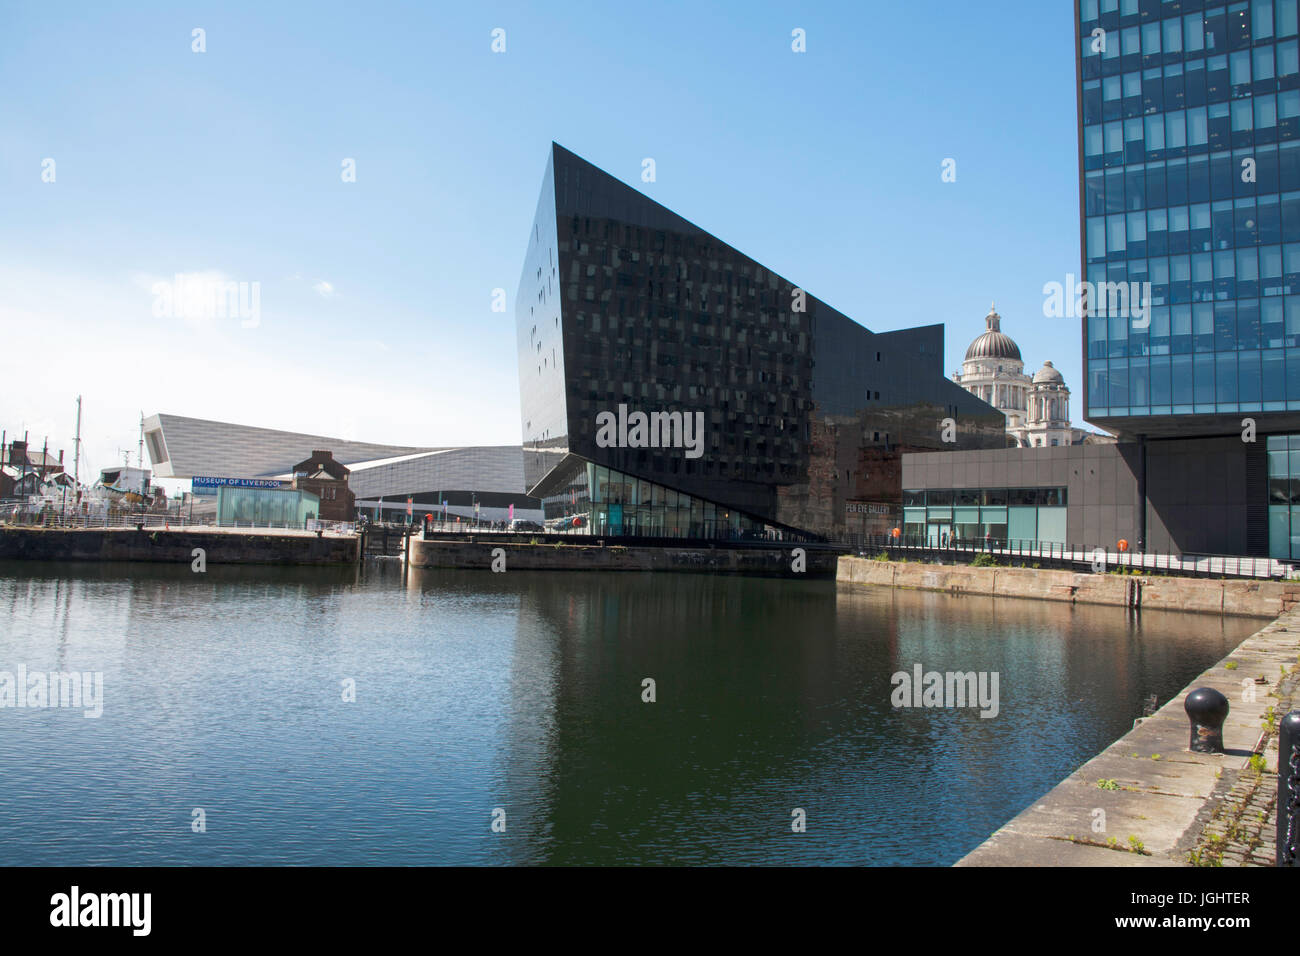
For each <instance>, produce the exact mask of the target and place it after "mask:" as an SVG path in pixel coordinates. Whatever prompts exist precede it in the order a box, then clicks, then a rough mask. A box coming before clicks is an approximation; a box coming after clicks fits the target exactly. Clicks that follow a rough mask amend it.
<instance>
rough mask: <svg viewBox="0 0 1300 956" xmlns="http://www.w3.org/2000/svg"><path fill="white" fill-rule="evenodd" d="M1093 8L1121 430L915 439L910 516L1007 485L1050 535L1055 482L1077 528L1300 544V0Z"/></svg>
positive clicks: (1024, 528) (1086, 55)
mask: <svg viewBox="0 0 1300 956" xmlns="http://www.w3.org/2000/svg"><path fill="white" fill-rule="evenodd" d="M1075 14H1076V17H1075V27H1076V35H1075V39H1076V45H1075V50H1076V66H1077V74H1078V88H1077V95H1078V101H1077V108H1078V117H1079V126H1078V130H1079V139H1078V155H1079V166H1080V173H1081V176H1080V191H1079V192H1080V210H1079V212H1080V223H1079V225H1080V240H1081V242H1080V246H1081V251H1082V262H1081V263H1080V275H1082V276H1086V279H1087V282H1088V283H1089V284H1090V285H1091V287H1092V288H1091V290H1090V292H1089V294H1088V300H1087V308H1086V309H1085V310H1081V312H1079V313H1074V315H1075V321H1077V320H1078V318H1077V317H1078V315H1082V329H1081V345H1082V349H1083V364H1084V371H1085V375H1084V383H1083V385H1084V417H1085V418H1086V419H1087V421H1089V422H1090V423H1092V424H1095V425H1098V426H1100V427H1102V428H1105V429H1106V430H1108V431H1110V432H1113V433H1114V434H1115V435H1116V436H1117V437H1118V439H1119V442H1118V444H1115V445H1109V446H1075V447H1068V448H1047V449H1041V450H1040V449H1027V450H1023V451H1021V450H1017V451H1015V452H1004V453H999V454H995V455H978V454H977V455H970V454H964V453H959V454H956V455H953V456H951V457H942V456H936V455H917V456H911V457H909V458H908V460H907V461H906V462H905V464H904V476H903V481H904V484H905V487H906V489H907V490H906V497H907V502H906V503H907V505H908V508H909V510H908V512H907V515H906V516H905V517H906V518H907V528H908V531H909V534H912V535H924V536H926V537H927V538H929V539H931V540H933V539H934V538H936V537H941V536H942V534H943V533H944V532H945V531H948V530H951V532H952V533H953V534H955V535H958V536H960V535H961V534H962V533H963V532H962V530H961V528H962V526H963V525H966V526H967V527H969V526H970V523H971V519H972V516H974V515H976V514H977V513H981V514H982V512H980V510H979V509H980V508H981V507H983V504H982V503H983V502H985V501H996V502H997V503H996V504H994V505H991V507H993V508H1003V509H1004V510H1008V512H1010V511H1011V510H1014V508H1015V507H1016V506H1017V504H1018V507H1019V508H1020V509H1021V514H1020V515H1019V517H1018V519H1017V518H1012V517H1010V514H1009V523H1008V527H1007V535H1008V537H1010V538H1017V537H1030V538H1032V537H1034V536H1035V535H1037V536H1039V537H1041V532H1039V531H1038V530H1037V529H1039V528H1042V527H1043V526H1044V524H1043V518H1044V516H1043V512H1042V511H1041V510H1040V511H1038V512H1036V513H1033V512H1031V510H1030V509H1031V506H1032V507H1034V508H1039V509H1041V508H1043V507H1044V503H1045V502H1047V501H1048V500H1051V501H1052V502H1054V504H1052V505H1051V506H1050V507H1054V508H1059V511H1057V512H1052V513H1049V514H1048V515H1047V516H1046V518H1047V520H1046V526H1047V527H1048V529H1049V532H1050V533H1051V534H1052V535H1056V536H1064V537H1066V538H1068V540H1069V542H1070V543H1071V544H1078V545H1085V546H1090V545H1099V546H1108V547H1110V548H1112V549H1113V547H1114V545H1115V543H1116V542H1117V541H1118V540H1119V539H1124V540H1127V541H1129V542H1131V543H1133V544H1134V545H1136V546H1140V547H1143V548H1145V549H1146V550H1150V551H1163V552H1173V553H1179V554H1186V553H1189V552H1192V553H1210V554H1226V555H1246V556H1252V557H1272V558H1275V559H1278V560H1281V561H1293V560H1297V559H1300V23H1298V22H1297V21H1298V13H1297V3H1296V0H1249V2H1247V0H1242V2H1235V3H1228V4H1226V5H1225V4H1223V3H1214V4H1209V3H1202V2H1200V0H1195V2H1189V0H1183V2H1181V3H1177V2H1168V0H1166V2H1164V3H1157V2H1155V0H1077V2H1076V4H1075ZM1066 284H1067V286H1068V285H1069V283H1068V282H1067V283H1066ZM1143 288H1146V289H1148V290H1149V303H1148V305H1149V307H1148V308H1146V309H1143V310H1140V314H1139V310H1135V309H1133V308H1132V306H1131V302H1130V307H1129V308H1128V309H1125V308H1124V299H1125V298H1126V296H1125V292H1127V298H1128V299H1130V300H1131V299H1132V296H1133V291H1134V290H1140V289H1143ZM1068 318H1069V317H1068V315H1067V318H1059V319H1049V320H1048V321H1060V322H1065V321H1067V320H1068ZM1009 490H1010V493H1011V498H1016V497H1017V496H1018V498H1019V502H1018V503H1017V501H1016V500H1011V499H1009V498H1008V491H1009ZM1004 501H1005V502H1006V504H1005V505H1004V504H1003V502H1004ZM1062 518H1063V519H1064V520H1063V521H1062ZM1062 525H1064V527H1062ZM1049 540H1050V539H1049Z"/></svg>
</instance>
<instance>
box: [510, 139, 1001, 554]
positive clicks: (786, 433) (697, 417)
mask: <svg viewBox="0 0 1300 956" xmlns="http://www.w3.org/2000/svg"><path fill="white" fill-rule="evenodd" d="M764 198H766V197H764ZM515 315H516V329H517V337H518V354H519V381H520V400H521V419H522V425H523V445H524V473H525V484H526V488H527V490H528V493H529V494H530V495H534V496H537V497H540V498H542V500H543V504H544V509H545V513H546V519H547V521H548V522H552V523H564V522H565V521H566V519H567V520H568V522H569V525H570V527H573V526H575V525H578V526H581V527H586V528H588V529H590V530H592V531H598V530H600V529H601V528H604V529H606V533H610V534H617V533H620V531H619V530H616V529H621V533H623V534H656V535H657V534H658V533H659V532H660V531H661V530H662V532H663V533H664V534H665V535H666V536H683V537H694V536H700V537H745V536H749V535H755V534H763V535H767V534H773V533H781V534H792V533H799V534H807V535H814V536H820V535H834V534H836V533H839V532H842V531H844V530H845V529H846V528H847V527H848V517H847V516H848V515H849V514H855V515H857V516H859V517H858V518H857V520H858V521H862V520H863V519H862V518H861V517H860V516H861V515H862V514H864V513H865V512H863V511H862V510H861V509H862V507H863V506H864V505H865V504H868V503H869V504H872V505H878V506H882V507H886V512H885V514H886V516H887V514H888V512H887V506H892V507H893V508H894V509H895V512H896V511H897V508H898V507H900V506H901V496H902V487H901V455H902V452H903V451H906V450H916V449H936V450H943V449H956V448H996V447H1002V446H1003V445H1004V444H1005V419H1004V417H1003V416H1002V414H1001V413H1000V412H997V411H996V410H995V409H993V408H992V407H991V406H989V405H987V404H986V403H984V402H982V401H980V400H979V399H977V398H975V397H974V396H972V395H971V394H969V393H968V392H966V391H965V390H964V389H962V388H961V387H960V386H958V385H956V384H954V383H952V382H950V381H948V379H947V378H946V376H945V375H944V371H943V327H942V326H939V325H935V326H928V327H924V328H916V329H906V330H901V331H896V332H885V333H873V332H871V331H869V330H868V329H865V328H863V327H862V326H861V325H858V324H857V323H856V322H854V321H853V320H852V319H850V318H848V317H847V316H846V315H844V314H843V313H841V312H839V311H837V310H835V309H833V308H831V307H830V306H828V305H826V304H825V303H824V302H821V301H820V300H818V299H817V298H816V297H814V296H812V295H809V294H807V293H806V291H805V290H803V289H801V288H799V287H798V286H796V285H795V284H794V283H792V282H790V281H789V280H787V279H785V278H783V277H782V276H780V275H778V274H777V273H775V272H773V271H772V270H771V269H768V268H767V267H765V266H763V265H762V264H760V263H758V262H756V261H754V260H753V259H751V258H749V257H747V256H745V255H743V254H742V253H740V252H739V251H737V250H736V249H734V248H733V247H731V246H729V245H727V244H726V243H724V242H722V241H721V240H719V239H718V238H717V237H715V236H713V235H711V234H709V233H708V232H706V231H705V230H703V229H701V228H700V227H698V226H696V225H694V224H693V223H691V222H689V221H687V220H686V219H683V218H682V217H681V216H679V215H677V214H676V213H674V212H672V211H670V210H668V209H666V208H665V207H663V206H662V205H660V204H659V203H656V202H654V201H653V200H651V199H649V198H647V197H646V196H644V195H642V194H641V193H639V192H638V191H637V190H635V189H633V188H632V187H630V186H628V185H626V184H624V183H622V182H620V181H619V180H617V179H615V178H614V177H612V176H610V175H609V174H608V173H606V172H604V171H603V170H601V169H599V168H597V167H595V166H593V165H592V164H590V163H588V162H586V161H585V160H583V159H581V158H579V157H577V156H575V155H574V154H573V153H571V152H569V151H568V150H565V149H563V148H562V147H560V146H558V145H555V144H552V148H551V155H550V159H549V162H548V163H547V168H546V173H545V176H544V179H543V184H542V190H541V196H540V198H539V201H538V206H537V212H536V216H535V218H534V222H533V226H532V229H531V230H530V235H529V242H528V251H527V254H526V257H525V262H524V268H523V274H522V276H521V279H520V285H519V292H518V295H517V297H516V302H515ZM615 413H617V414H619V415H620V420H621V419H622V417H627V418H628V419H631V418H633V417H635V416H637V415H642V416H667V415H676V416H679V417H680V418H681V419H682V420H683V421H689V422H691V423H696V422H698V427H697V428H696V429H695V431H694V433H693V434H690V435H685V436H684V435H683V433H682V431H681V429H680V428H675V429H670V430H669V432H668V433H665V432H663V431H662V430H661V429H659V428H651V429H650V431H649V433H648V434H647V433H646V432H645V431H643V430H638V429H637V428H635V427H633V428H631V429H626V428H623V427H620V428H619V429H618V434H617V436H616V437H617V440H615V441H611V440H609V439H610V437H611V436H610V435H609V434H603V435H602V432H601V430H600V427H599V424H598V423H599V422H600V420H601V419H602V416H609V415H613V414H615ZM945 419H952V420H953V421H954V423H955V432H956V434H955V435H950V436H949V437H950V438H955V441H948V442H945V441H943V436H944V431H945V426H944V424H943V423H944V421H945ZM684 438H688V439H689V438H693V439H694V444H693V445H692V444H691V442H690V441H684V440H683V439H684ZM602 476H605V477H602ZM616 498H617V500H616ZM854 509H858V510H854ZM574 519H577V520H576V522H575V521H574ZM881 520H882V521H884V520H887V517H885V518H881ZM858 527H859V525H858V524H856V523H855V524H854V528H855V530H856V529H857V528H858ZM674 529H676V532H677V534H676V535H675V534H674Z"/></svg>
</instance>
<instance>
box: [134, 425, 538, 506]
mask: <svg viewBox="0 0 1300 956" xmlns="http://www.w3.org/2000/svg"><path fill="white" fill-rule="evenodd" d="M144 437H145V447H146V448H147V449H148V451H149V460H150V461H151V462H152V464H153V467H154V474H155V476H156V477H158V478H188V479H190V481H191V486H192V489H193V492H194V494H195V495H196V496H198V497H200V498H202V497H204V496H207V497H209V498H211V499H212V501H213V503H215V501H216V498H217V496H218V492H219V491H220V490H221V489H222V488H223V487H232V488H239V489H250V490H257V489H275V488H288V487H289V486H290V485H291V484H293V483H294V480H295V478H299V479H301V478H303V477H304V476H303V475H300V474H299V475H295V471H294V469H295V467H296V466H298V465H300V464H301V463H303V462H304V460H307V459H311V458H313V456H314V455H315V453H316V452H318V451H325V452H328V453H329V454H330V456H331V457H332V459H333V461H335V462H338V463H339V464H340V465H343V466H345V470H346V478H347V485H348V490H349V491H350V492H351V493H352V494H353V495H355V499H356V500H355V508H356V511H357V512H358V513H359V514H360V515H363V516H365V517H367V518H371V519H376V520H377V519H381V518H382V519H384V520H390V521H391V520H395V521H403V520H405V519H406V517H407V514H408V512H409V513H410V515H411V517H413V518H415V519H417V520H418V519H419V518H420V517H422V516H423V515H426V514H435V515H437V516H438V517H440V518H441V517H445V518H446V519H448V520H455V519H456V518H457V517H459V518H460V519H462V520H465V521H469V520H471V519H474V518H478V519H479V520H481V521H506V520H509V519H510V518H522V519H531V520H535V521H540V520H541V516H542V514H541V509H540V503H539V502H538V501H537V500H536V499H535V498H530V497H528V496H527V495H525V494H524V474H523V465H522V463H521V461H520V458H519V446H518V445H496V446H482V447H475V446H471V447H459V448H455V447H453V448H429V447H424V448H421V447H414V446H407V445H379V444H373V443H371V442H360V441H353V440H350V439H343V438H329V437H326V436H323V435H308V434H303V433H301V432H288V431H280V430H278V429H273V428H257V427H254V426H251V425H237V424H234V423H231V422H214V421H208V420H206V419H201V418H186V417H184V416H181V415H167V414H158V415H151V416H150V417H149V418H147V419H145V422H144ZM349 518H350V516H349Z"/></svg>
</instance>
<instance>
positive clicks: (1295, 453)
mask: <svg viewBox="0 0 1300 956" xmlns="http://www.w3.org/2000/svg"><path fill="white" fill-rule="evenodd" d="M1268 554H1269V557H1272V558H1277V559H1278V560H1281V561H1289V560H1291V559H1293V558H1300V435H1274V436H1272V437H1271V438H1269V440H1268Z"/></svg>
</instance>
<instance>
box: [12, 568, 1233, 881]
mask: <svg viewBox="0 0 1300 956" xmlns="http://www.w3.org/2000/svg"><path fill="white" fill-rule="evenodd" d="M1257 626H1258V622H1251V621H1248V620H1240V619H1220V618H1215V617H1207V616H1203V615H1195V616H1193V615H1178V614H1156V613H1150V612H1147V613H1144V614H1143V615H1142V616H1141V618H1140V619H1136V620H1135V619H1131V618H1129V617H1128V616H1127V615H1126V613H1125V612H1124V611H1123V610H1119V609H1110V608H1101V607H1093V608H1085V607H1079V608H1070V607H1068V606H1062V605H1059V604H1052V603H1046V602H1033V601H1008V600H998V601H994V600H993V599H989V598H969V597H968V598H954V597H950V596H947V595H942V594H928V593H919V592H907V591H889V590H873V591H853V592H850V591H848V590H839V589H837V587H836V585H835V584H834V583H833V582H827V581H807V582H797V581H784V580H776V579H760V578H740V577H710V576H703V575H676V574H582V573H563V572H560V573H541V572H530V573H523V572H521V573H515V574H511V573H506V574H490V573H484V572H457V571H414V570H413V571H409V572H406V573H403V571H402V569H401V567H400V565H399V564H398V563H397V562H393V561H371V562H367V563H365V564H363V565H362V566H360V567H357V568H345V569H291V568H268V567H239V568H235V567H225V568H222V567H215V566H213V567H209V569H208V571H207V572H206V573H205V574H194V573H192V572H191V571H190V570H189V568H188V567H176V568H172V567H165V566H146V565H130V566H124V565H116V566H99V565H75V566H74V565H58V564H39V563H25V564H18V563H8V564H0V684H2V682H3V672H10V673H13V672H15V671H16V669H17V668H18V667H19V666H22V667H25V668H26V669H27V671H28V672H29V673H40V672H50V671H64V672H66V671H78V672H82V671H84V672H98V673H101V674H102V676H103V714H102V716H100V717H98V718H93V719H88V718H86V717H84V716H83V713H82V711H81V710H78V709H73V708H53V707H47V708H30V707H29V708H17V707H4V708H0V767H2V768H3V780H4V785H3V787H0V852H3V854H4V857H5V859H6V862H9V863H12V864H70V865H85V864H163V865H190V864H247V863H252V864H326V865H328V864H348V865H354V864H508V863H535V864H551V863H559V864H564V863H594V864H677V863H680V864H701V863H704V864H708V863H760V864H887V863H902V864H950V863H952V862H954V861H955V860H957V859H958V858H960V857H961V856H963V855H964V854H965V853H967V852H969V851H970V850H971V849H972V848H974V847H975V846H976V845H978V844H979V843H980V842H981V841H982V840H983V839H984V838H985V837H987V836H988V835H989V834H990V833H991V832H992V831H993V830H994V829H996V828H997V827H998V826H1000V825H1001V824H1003V823H1005V822H1006V821H1007V820H1008V819H1010V818H1011V817H1012V816H1014V815H1015V814H1016V813H1018V812H1019V811H1020V810H1022V809H1023V808H1024V807H1025V806H1027V805H1028V804H1029V803H1030V802H1031V801H1033V800H1034V799H1036V798H1037V797H1039V796H1041V795H1042V794H1044V793H1046V792H1047V791H1048V790H1050V789H1051V788H1052V787H1053V786H1054V785H1055V784H1056V783H1057V782H1058V781H1059V780H1060V779H1061V778H1062V777H1064V776H1065V775H1066V774H1068V773H1069V772H1071V771H1072V770H1073V769H1074V768H1076V767H1077V766H1079V765H1080V764H1082V763H1083V762H1084V761H1085V760H1087V759H1088V758H1090V757H1092V756H1093V755H1094V754H1096V753H1097V752H1098V751H1099V750H1101V749H1102V748H1103V747H1104V746H1106V745H1107V744H1108V743H1109V742H1111V741H1112V740H1114V739H1115V738H1117V737H1118V736H1120V735H1121V734H1122V733H1124V732H1125V731H1127V730H1128V729H1129V728H1130V727H1131V726H1132V722H1133V719H1134V718H1135V717H1137V716H1139V715H1140V714H1141V713H1142V706H1143V702H1144V700H1145V698H1146V697H1147V696H1148V695H1150V694H1155V695H1157V696H1158V698H1159V699H1160V700H1161V701H1162V702H1163V701H1164V700H1166V699H1168V698H1169V697H1170V696H1171V695H1173V694H1175V693H1177V692H1178V691H1179V690H1180V689H1181V688H1182V687H1183V686H1184V684H1185V683H1186V682H1187V681H1189V680H1191V679H1192V678H1193V677H1194V676H1196V675H1197V674H1198V673H1199V672H1200V671H1201V670H1202V669H1203V668H1205V667H1206V666H1207V665H1208V664H1209V663H1211V662H1212V661H1214V660H1216V659H1217V658H1219V657H1220V656H1222V655H1223V654H1225V653H1226V652H1227V651H1228V650H1230V649H1231V648H1232V647H1234V646H1235V645H1236V644H1237V643H1238V642H1239V641H1241V640H1242V639H1244V638H1245V637H1246V636H1248V635H1249V634H1250V633H1251V632H1252V631H1253V630H1254V629H1255V628H1256V627H1257ZM917 663H920V664H922V665H923V666H924V668H925V669H926V670H936V671H950V670H953V671H984V672H997V673H998V674H999V696H1000V701H999V713H998V715H997V717H995V718H993V719H982V718H981V717H980V716H979V714H978V712H977V711H976V710H974V709H944V708H912V709H901V708H900V709H895V708H893V707H891V704H890V692H891V689H892V685H891V681H890V678H891V675H892V674H893V673H894V672H896V671H911V669H912V668H913V666H914V665H915V664H917ZM645 678H651V679H653V680H654V682H655V695H656V700H655V702H654V703H646V702H644V701H643V699H642V697H643V680H644V679H645ZM349 682H351V683H349ZM351 686H354V687H355V700H346V699H345V697H347V696H348V688H349V687H351ZM2 691H3V688H2V686H0V693H2ZM796 809H801V810H803V811H804V812H805V814H806V818H807V829H806V832H802V833H795V832H792V830H791V822H792V819H793V817H792V812H793V811H794V810H796ZM196 810H201V811H202V819H203V821H204V824H205V826H206V832H195V828H194V821H195V819H197V816H196V814H195V811H196ZM498 810H499V811H504V822H505V829H504V832H493V829H492V823H493V818H494V811H498ZM496 818H497V819H498V820H500V819H502V813H501V812H498V813H497V814H496Z"/></svg>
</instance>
